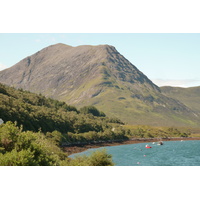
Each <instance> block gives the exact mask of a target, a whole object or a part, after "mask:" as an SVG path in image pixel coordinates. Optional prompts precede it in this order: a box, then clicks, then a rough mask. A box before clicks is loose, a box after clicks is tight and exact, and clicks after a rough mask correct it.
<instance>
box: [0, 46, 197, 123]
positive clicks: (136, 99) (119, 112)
mask: <svg viewBox="0 0 200 200" xmlns="http://www.w3.org/2000/svg"><path fill="white" fill-rule="evenodd" d="M0 82H1V83H4V84H6V85H10V86H13V87H16V88H22V89H24V90H29V91H31V92H34V93H38V94H40V93H41V94H43V95H45V96H47V97H51V98H54V99H58V100H61V101H64V102H66V103H68V104H71V105H75V106H77V107H78V108H80V107H82V106H85V105H94V106H96V107H97V108H98V109H100V110H102V111H103V112H105V113H106V115H108V116H111V117H117V118H120V119H121V120H122V121H124V122H126V123H130V124H147V125H154V126H198V125H199V124H198V121H199V119H200V114H199V112H198V110H197V109H193V108H192V107H190V106H187V105H185V104H184V103H183V102H181V101H179V100H178V99H175V98H173V96H169V95H165V94H164V93H163V92H161V90H160V88H159V87H158V86H157V85H155V84H154V83H153V82H152V81H151V80H149V79H148V77H147V76H145V75H144V74H143V73H142V72H141V71H139V70H138V69H137V68H136V67H135V66H134V65H133V64H131V63H130V62H129V61H128V60H127V59H126V58H125V57H123V56H122V55H121V54H120V53H119V52H118V51H117V50H116V49H115V48H114V47H113V46H109V45H99V46H89V45H83V46H78V47H71V46H68V45H65V44H56V45H52V46H49V47H47V48H45V49H42V50H41V51H39V52H37V53H35V54H33V55H32V56H29V57H27V58H25V59H23V60H22V61H20V62H19V63H17V64H16V65H14V66H13V67H11V68H9V69H6V70H3V71H1V72H0Z"/></svg>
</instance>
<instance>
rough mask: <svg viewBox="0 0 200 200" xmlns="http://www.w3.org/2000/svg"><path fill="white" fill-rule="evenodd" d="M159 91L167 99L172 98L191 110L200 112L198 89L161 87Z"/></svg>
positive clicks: (199, 88) (199, 89)
mask: <svg viewBox="0 0 200 200" xmlns="http://www.w3.org/2000/svg"><path fill="white" fill-rule="evenodd" d="M161 91H162V92H163V93H164V94H165V95H166V96H168V97H172V98H174V99H177V100H178V101H181V102H182V103H184V104H185V105H186V106H187V107H189V108H190V109H192V110H195V111H198V112H200V87H190V88H181V87H169V86H165V87H161Z"/></svg>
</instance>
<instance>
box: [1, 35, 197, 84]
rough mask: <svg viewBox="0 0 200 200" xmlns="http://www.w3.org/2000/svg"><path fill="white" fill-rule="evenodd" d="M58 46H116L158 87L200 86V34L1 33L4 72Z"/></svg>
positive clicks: (2, 67)
mask: <svg viewBox="0 0 200 200" xmlns="http://www.w3.org/2000/svg"><path fill="white" fill-rule="evenodd" d="M56 43H64V44H67V45H71V46H79V45H99V44H109V45H113V46H115V48H116V49H117V50H118V51H119V52H120V53H121V54H122V55H123V56H125V57H126V58H127V59H128V60H129V61H130V62H131V63H132V64H133V65H135V66H136V67H137V68H138V69H139V70H140V71H142V72H143V73H144V74H145V75H146V76H147V77H148V78H149V79H151V80H152V81H153V82H154V83H155V84H157V85H158V86H163V85H170V86H180V87H191V86H200V34H199V33H173V34H172V33H53V34H52V33H0V70H3V69H5V68H8V67H11V66H12V65H14V64H16V63H17V62H19V61H20V60H22V59H23V58H25V57H27V56H29V55H32V54H34V53H36V52H37V51H39V50H41V49H42V48H45V47H47V46H49V45H52V44H56Z"/></svg>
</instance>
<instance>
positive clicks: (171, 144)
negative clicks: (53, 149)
mask: <svg viewBox="0 0 200 200" xmlns="http://www.w3.org/2000/svg"><path fill="white" fill-rule="evenodd" d="M146 144H148V145H149V146H151V147H152V148H150V149H147V148H145V146H146ZM100 149H106V151H107V153H109V154H111V155H112V160H113V162H114V163H115V165H116V166H200V140H189V141H184V140H183V141H182V140H179V141H167V142H164V144H163V145H157V143H156V142H155V143H154V144H153V143H152V142H149V143H139V144H127V145H119V146H108V147H101V148H96V149H95V148H94V149H88V150H87V151H84V152H81V153H77V154H73V155H71V156H70V157H74V156H77V155H84V154H85V155H89V154H90V153H91V152H93V151H96V150H100Z"/></svg>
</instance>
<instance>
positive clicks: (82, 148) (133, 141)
mask: <svg viewBox="0 0 200 200" xmlns="http://www.w3.org/2000/svg"><path fill="white" fill-rule="evenodd" d="M160 140H162V141H178V140H200V137H186V138H185V137H178V138H161V139H160V138H133V139H130V140H125V141H122V142H103V143H97V144H86V145H74V146H69V147H63V150H64V152H65V153H67V154H68V156H69V155H71V154H74V153H81V152H83V151H86V150H88V149H91V148H100V147H107V146H119V145H126V144H137V143H147V142H158V141H160Z"/></svg>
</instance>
